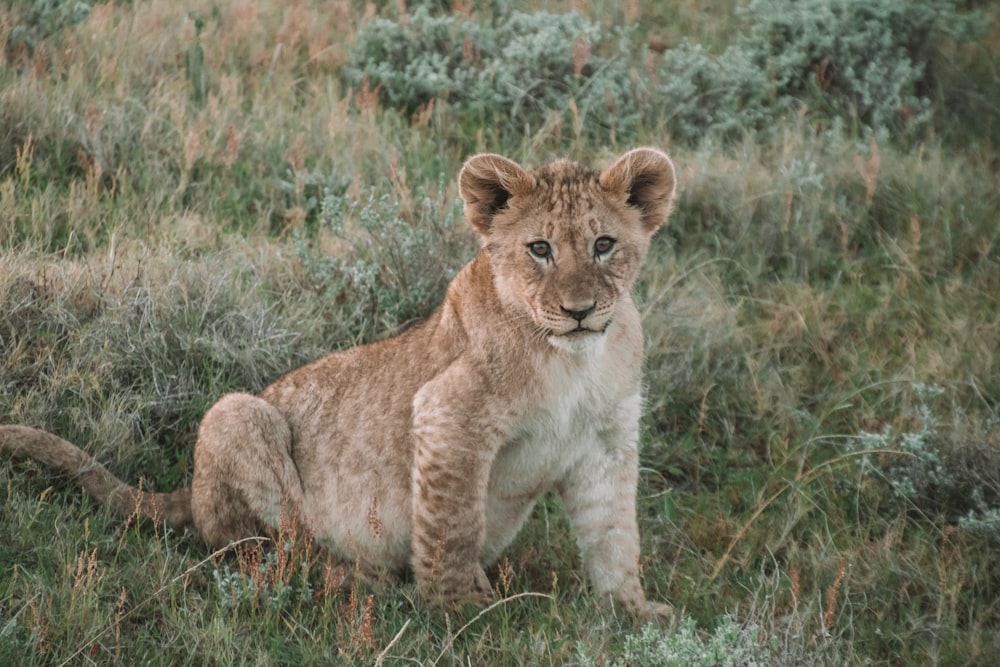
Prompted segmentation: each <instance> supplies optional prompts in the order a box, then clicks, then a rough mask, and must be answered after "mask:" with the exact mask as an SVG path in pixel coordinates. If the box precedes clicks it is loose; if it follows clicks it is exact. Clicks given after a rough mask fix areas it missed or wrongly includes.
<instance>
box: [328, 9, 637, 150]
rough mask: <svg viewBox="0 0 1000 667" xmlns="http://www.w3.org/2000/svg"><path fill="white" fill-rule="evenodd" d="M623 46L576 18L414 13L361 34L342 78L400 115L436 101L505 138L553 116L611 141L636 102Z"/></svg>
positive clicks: (613, 34) (628, 121) (621, 36)
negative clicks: (490, 19)
mask: <svg viewBox="0 0 1000 667" xmlns="http://www.w3.org/2000/svg"><path fill="white" fill-rule="evenodd" d="M628 47H629V40H628V32H627V31H625V30H617V31H610V32H607V33H606V32H605V31H602V29H601V27H600V26H599V25H598V24H597V23H594V22H591V21H588V20H586V19H585V18H583V17H582V16H581V15H580V14H578V13H577V12H566V13H561V14H555V13H550V12H536V13H532V14H528V13H523V12H508V13H505V14H503V15H502V16H500V17H498V18H497V20H496V21H495V22H494V24H493V25H490V26H482V25H480V24H478V23H476V22H475V21H472V20H470V19H467V18H465V17H463V16H460V15H440V14H435V13H434V12H432V11H431V10H429V9H428V8H427V7H426V6H424V5H421V6H418V7H417V8H416V9H414V10H413V12H412V13H410V14H408V15H407V16H406V18H405V20H401V19H399V18H396V19H390V18H376V19H374V20H373V21H372V22H371V23H369V24H368V25H367V26H365V27H364V28H363V29H362V30H361V32H360V33H359V35H358V39H357V42H356V43H355V45H354V46H353V48H352V49H351V51H350V54H349V62H348V64H347V65H346V66H345V68H344V74H345V77H346V79H347V81H348V83H349V84H350V85H352V86H355V87H360V86H363V85H367V86H369V87H370V88H372V89H373V90H377V91H378V92H379V95H380V97H381V100H382V101H383V103H384V104H387V105H388V106H390V107H393V108H396V109H399V110H401V111H403V112H405V113H408V114H409V113H413V112H414V111H416V110H417V109H420V108H421V107H423V106H424V105H426V104H427V103H429V102H431V101H432V100H440V101H445V102H448V103H449V104H451V105H453V106H455V107H457V108H458V109H460V110H462V111H463V112H464V113H465V114H466V116H468V117H470V119H471V120H473V121H475V122H479V123H481V124H485V125H495V126H496V125H499V126H501V127H507V128H510V129H512V130H513V131H522V130H524V129H526V128H527V129H529V130H530V129H537V128H538V127H539V126H540V125H542V124H543V123H545V122H547V121H548V120H549V119H550V117H552V115H553V114H555V115H556V116H557V117H559V118H562V119H563V120H565V121H566V122H567V123H568V124H569V123H572V124H575V125H578V126H580V127H582V128H585V129H586V130H587V131H589V132H593V133H605V132H607V131H609V130H614V131H616V132H617V133H618V134H621V133H622V132H625V133H630V132H634V129H635V127H636V124H637V122H638V109H637V101H638V100H639V99H640V98H641V97H642V94H641V91H640V90H637V89H636V86H637V84H638V83H640V82H639V81H638V79H637V78H636V77H635V76H633V74H632V73H631V72H630V69H629V62H628V57H627V56H626V53H627V51H628ZM606 53H610V54H611V55H603V54H606ZM571 106H575V107H576V114H577V117H576V118H574V117H573V114H572V112H571V111H570V107H571Z"/></svg>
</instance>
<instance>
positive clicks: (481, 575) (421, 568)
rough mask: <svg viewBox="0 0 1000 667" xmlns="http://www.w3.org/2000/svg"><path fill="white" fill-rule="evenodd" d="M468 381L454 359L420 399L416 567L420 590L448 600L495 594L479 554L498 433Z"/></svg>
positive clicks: (480, 600) (480, 599) (481, 600)
mask: <svg viewBox="0 0 1000 667" xmlns="http://www.w3.org/2000/svg"><path fill="white" fill-rule="evenodd" d="M464 379H465V378H463V377H462V372H461V371H460V364H456V365H455V366H453V367H452V368H451V369H449V370H448V371H447V372H445V373H443V374H442V375H441V376H439V377H438V378H436V379H435V380H434V381H432V382H430V383H428V384H427V385H425V386H424V387H423V388H422V389H421V390H420V392H419V393H418V394H417V396H416V397H415V399H414V411H413V435H414V439H415V450H414V466H413V529H412V530H413V534H412V537H411V540H412V549H413V572H414V575H415V576H416V579H417V585H418V587H419V588H420V590H421V593H422V594H423V595H425V596H427V598H428V599H429V600H430V601H432V602H435V603H437V604H439V605H444V606H459V605H462V604H465V603H472V604H476V605H480V606H481V605H484V604H486V603H487V602H489V600H490V598H491V597H492V591H491V589H490V583H489V580H488V579H487V578H486V573H485V572H484V571H483V567H482V564H481V562H480V558H481V554H482V550H483V543H484V541H485V538H486V494H487V486H488V484H489V475H490V467H491V466H492V463H493V459H494V458H495V456H496V451H497V449H498V442H499V438H498V437H497V436H496V435H495V431H496V426H495V421H493V419H491V418H490V417H489V416H487V415H482V414H478V415H477V412H480V411H482V410H484V409H485V408H484V407H483V405H482V404H479V405H477V406H473V405H471V404H470V403H471V401H470V397H472V396H474V395H475V392H474V391H472V390H471V388H469V387H467V386H466V385H467V383H466V382H464V381H463V380H464ZM491 424H492V425H491Z"/></svg>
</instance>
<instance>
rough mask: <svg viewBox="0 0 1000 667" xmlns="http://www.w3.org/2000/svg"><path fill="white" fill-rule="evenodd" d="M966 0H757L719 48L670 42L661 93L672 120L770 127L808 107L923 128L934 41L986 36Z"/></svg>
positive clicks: (865, 123)
mask: <svg viewBox="0 0 1000 667" xmlns="http://www.w3.org/2000/svg"><path fill="white" fill-rule="evenodd" d="M964 4H965V3H963V2H960V1H959V0H751V2H749V3H748V4H747V5H746V7H744V8H741V9H739V10H737V11H738V13H739V16H740V24H741V26H742V27H741V31H740V34H739V35H738V36H737V37H736V39H735V40H734V42H733V44H732V45H730V46H729V47H728V48H726V49H725V50H724V51H723V52H722V53H720V54H718V55H713V54H710V53H709V52H707V51H706V50H705V49H704V48H703V47H701V46H700V45H697V44H691V43H688V42H684V43H681V44H680V45H678V46H677V48H674V49H671V50H668V51H666V52H665V53H664V54H663V56H662V59H661V61H660V64H659V69H658V72H657V83H656V85H654V86H653V99H654V101H655V102H656V105H657V106H658V107H662V108H664V109H669V112H668V113H669V115H670V118H671V121H670V123H669V127H670V129H671V130H672V131H673V132H674V134H675V135H676V136H678V138H682V139H687V140H690V139H694V138H697V137H698V136H700V135H701V134H702V133H705V132H708V131H716V132H718V131H721V132H723V133H730V132H733V131H742V130H766V129H767V128H768V127H769V126H771V125H773V124H774V123H775V122H776V121H778V120H780V119H781V118H782V117H787V116H789V115H791V114H795V113H799V112H800V111H801V110H803V109H805V110H806V111H808V112H810V113H813V114H814V115H819V116H821V117H827V118H842V119H847V120H850V121H852V122H853V123H857V124H859V125H860V126H861V127H862V128H869V129H883V128H887V129H893V130H897V131H919V130H921V129H923V128H925V127H926V126H927V124H928V123H929V122H930V120H931V118H932V112H933V104H932V97H933V91H932V88H933V80H934V77H933V71H932V70H933V67H932V65H933V62H934V59H935V49H936V46H935V45H936V44H938V43H940V42H942V41H943V40H955V41H967V40H973V39H976V38H978V37H980V36H981V35H982V34H984V33H983V30H984V26H983V23H982V20H981V19H982V17H981V16H980V15H979V14H977V13H975V12H962V11H960V10H961V8H962V6H963V5H964Z"/></svg>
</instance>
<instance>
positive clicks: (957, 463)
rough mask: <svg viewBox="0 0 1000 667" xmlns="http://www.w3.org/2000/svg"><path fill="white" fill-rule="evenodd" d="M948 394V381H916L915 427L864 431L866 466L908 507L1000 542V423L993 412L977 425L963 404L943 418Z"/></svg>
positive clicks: (859, 442)
mask: <svg viewBox="0 0 1000 667" xmlns="http://www.w3.org/2000/svg"><path fill="white" fill-rule="evenodd" d="M944 394H945V389H944V388H943V387H940V386H937V385H925V384H919V383H918V384H914V385H913V395H914V398H915V399H916V405H915V409H914V412H915V419H914V427H913V428H911V429H909V430H906V431H902V432H900V433H897V434H893V433H891V432H890V431H889V430H888V429H886V430H883V431H882V432H880V433H867V432H866V433H862V434H861V435H859V436H858V438H857V439H856V440H855V441H854V443H853V446H854V449H855V450H857V451H859V452H862V461H863V466H864V468H865V469H866V470H869V471H871V472H874V473H875V474H876V475H877V478H878V479H880V480H883V481H884V482H885V483H886V484H888V486H889V488H890V489H891V491H892V494H893V496H895V497H896V498H897V499H898V500H900V501H902V502H904V503H905V504H906V505H907V506H908V507H910V508H913V509H915V510H917V511H918V512H919V513H921V514H922V515H924V516H928V517H931V518H934V517H939V518H941V519H943V520H945V521H948V522H957V523H958V524H959V525H960V526H961V527H962V528H963V529H965V530H967V531H968V532H970V533H972V534H975V535H978V536H980V537H982V538H985V539H988V540H990V541H996V542H1000V447H998V446H997V436H998V433H1000V429H998V428H997V427H998V426H1000V423H998V422H997V420H996V418H995V417H993V418H989V419H987V420H986V422H985V423H984V424H982V425H981V426H980V427H975V426H974V425H973V424H972V421H971V420H970V419H969V418H968V416H967V415H966V414H965V413H964V411H963V410H962V409H961V408H960V407H958V406H953V407H952V410H953V413H954V415H953V418H952V420H951V423H950V424H945V423H943V422H942V421H941V419H940V418H939V417H938V416H937V414H936V408H935V406H936V404H937V402H938V401H939V400H941V399H942V397H943V396H944ZM867 452H880V454H879V455H878V456H877V457H876V458H872V457H871V456H869V455H868V454H867ZM886 452H890V453H886Z"/></svg>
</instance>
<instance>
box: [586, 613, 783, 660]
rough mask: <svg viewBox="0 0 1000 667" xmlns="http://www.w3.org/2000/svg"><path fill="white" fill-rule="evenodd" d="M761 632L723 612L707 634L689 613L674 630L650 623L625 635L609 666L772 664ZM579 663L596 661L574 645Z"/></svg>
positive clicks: (753, 626)
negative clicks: (667, 629)
mask: <svg viewBox="0 0 1000 667" xmlns="http://www.w3.org/2000/svg"><path fill="white" fill-rule="evenodd" d="M762 634H763V633H762V631H761V629H760V628H758V627H757V626H756V625H753V624H741V623H739V622H738V621H737V620H736V619H735V618H733V616H731V615H729V614H727V615H725V616H724V617H723V618H722V620H721V621H720V623H719V625H718V626H717V627H716V628H715V630H714V631H712V632H711V633H710V634H705V633H702V632H699V631H698V627H697V624H696V623H695V621H694V619H693V618H691V617H690V616H688V617H685V618H684V619H683V620H681V622H680V625H679V627H678V628H677V629H676V631H671V632H664V631H663V630H661V629H659V628H657V627H656V626H654V625H645V626H643V628H642V629H641V630H640V631H639V632H638V633H634V634H628V635H626V636H625V642H624V651H623V654H622V656H621V659H616V660H613V661H612V662H610V663H603V664H607V665H611V666H612V667H626V666H629V665H657V666H659V667H758V666H761V667H762V666H763V665H771V664H774V662H773V660H772V659H771V658H772V657H773V656H770V654H769V651H768V649H767V643H766V640H765V638H764V637H763V636H762ZM577 657H578V659H579V661H580V664H581V665H584V666H585V667H594V666H596V665H597V664H598V663H597V662H595V661H594V659H593V658H591V657H590V656H589V655H587V653H586V647H585V646H584V645H582V644H578V645H577Z"/></svg>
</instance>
